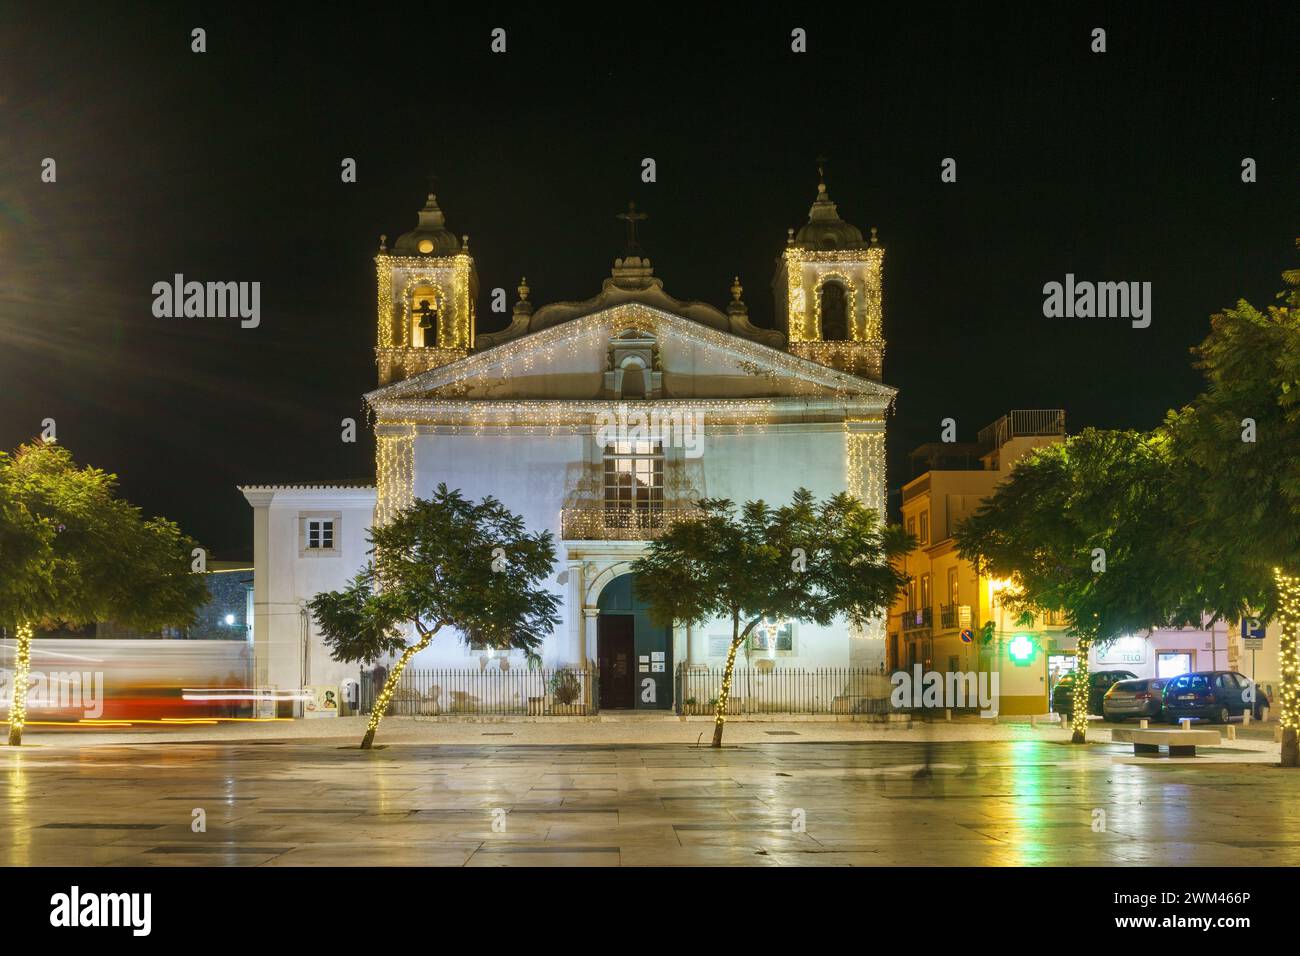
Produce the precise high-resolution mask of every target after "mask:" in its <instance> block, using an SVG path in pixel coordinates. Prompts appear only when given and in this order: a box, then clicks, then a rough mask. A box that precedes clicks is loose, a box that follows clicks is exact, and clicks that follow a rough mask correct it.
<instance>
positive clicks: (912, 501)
mask: <svg viewBox="0 0 1300 956" xmlns="http://www.w3.org/2000/svg"><path fill="white" fill-rule="evenodd" d="M1064 438H1065V413H1064V412H1063V411H1061V410H1060V409H1045V410H1016V411H1012V412H1010V413H1009V414H1008V415H1006V416H1004V417H1003V418H1001V419H999V420H998V421H996V422H994V423H993V424H992V425H989V426H988V427H987V428H985V429H983V430H981V432H980V434H979V441H978V442H976V443H973V444H970V443H966V444H962V443H957V442H940V443H935V444H933V445H926V446H922V447H921V448H919V449H917V450H916V451H915V452H913V455H912V461H913V466H914V467H913V471H914V472H917V471H919V472H920V473H919V474H916V477H914V478H912V479H911V480H910V481H908V482H907V483H906V484H905V485H903V489H902V498H903V500H902V522H903V526H904V527H905V528H906V529H907V530H908V531H909V532H910V533H911V534H912V535H914V536H915V538H916V539H917V545H916V547H915V549H913V550H912V551H911V552H910V553H908V554H907V556H906V557H905V558H904V559H903V561H902V569H903V571H905V572H906V573H907V575H908V577H909V582H908V587H907V590H906V591H905V592H904V594H903V595H902V596H900V597H899V599H898V600H897V601H896V602H895V604H894V606H893V608H892V609H891V611H890V615H889V626H888V639H887V640H888V648H887V649H888V654H889V661H890V665H891V667H892V668H894V669H905V670H908V671H911V670H912V669H913V668H914V667H916V666H917V665H920V667H921V669H922V671H924V672H928V671H938V672H961V673H971V672H981V671H983V672H987V673H997V674H998V682H999V698H1000V701H999V705H998V710H999V712H1000V713H1003V714H1044V713H1047V712H1048V710H1049V698H1050V694H1051V686H1052V683H1053V678H1054V669H1053V667H1052V658H1053V657H1054V656H1058V655H1055V654H1054V652H1056V651H1058V650H1059V649H1060V648H1061V647H1062V646H1063V644H1064V643H1065V642H1064V640H1063V638H1064V636H1065V628H1064V626H1063V622H1062V620H1061V619H1060V618H1059V617H1057V616H1054V615H1051V614H1046V613H1044V614H1038V615H1035V616H1034V620H1033V621H1032V623H1031V622H1029V621H1027V620H1023V619H1021V618H1020V617H1019V616H1018V615H1015V614H1013V613H1012V612H1010V611H1006V610H1005V609H1004V608H1003V607H1002V602H1001V599H1000V594H999V592H1000V591H1001V589H1002V588H1003V587H1004V586H1005V582H1001V581H997V580H994V579H990V578H989V577H987V576H985V575H981V574H980V573H979V571H978V570H977V569H976V567H975V564H974V563H973V562H971V561H968V560H966V559H964V558H962V557H961V555H959V554H958V552H957V546H956V542H955V541H954V540H953V534H954V532H955V531H956V529H957V526H958V525H959V524H960V523H961V522H962V521H964V520H965V519H966V518H967V517H969V516H970V515H971V514H972V513H974V512H975V510H976V509H977V508H979V506H980V505H981V504H982V503H983V501H984V500H985V499H986V498H988V497H989V496H990V495H992V493H993V491H994V489H995V488H996V486H997V484H998V482H1000V481H1002V480H1003V479H1004V478H1005V477H1006V476H1007V474H1008V472H1009V471H1010V470H1011V468H1013V467H1014V465H1015V462H1016V460H1017V459H1019V458H1020V457H1022V456H1023V455H1025V454H1027V453H1028V452H1030V451H1032V450H1033V449H1035V448H1039V447H1042V446H1044V445H1049V444H1056V443H1059V442H1061V441H1064ZM990 625H991V626H990Z"/></svg>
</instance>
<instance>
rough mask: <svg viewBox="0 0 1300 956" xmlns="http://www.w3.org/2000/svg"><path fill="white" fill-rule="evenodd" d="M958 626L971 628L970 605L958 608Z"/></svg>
mask: <svg viewBox="0 0 1300 956" xmlns="http://www.w3.org/2000/svg"><path fill="white" fill-rule="evenodd" d="M957 624H958V625H959V626H960V627H970V625H971V615H970V605H969V604H962V605H960V606H959V607H958V608H957Z"/></svg>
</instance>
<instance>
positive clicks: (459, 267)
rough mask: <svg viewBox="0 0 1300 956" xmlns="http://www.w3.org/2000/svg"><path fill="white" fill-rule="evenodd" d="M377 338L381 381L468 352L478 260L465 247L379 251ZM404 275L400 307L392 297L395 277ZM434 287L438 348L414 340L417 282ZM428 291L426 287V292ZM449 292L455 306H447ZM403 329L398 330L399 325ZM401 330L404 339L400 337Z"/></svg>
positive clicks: (442, 363) (377, 259) (444, 363)
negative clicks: (439, 252)
mask: <svg viewBox="0 0 1300 956" xmlns="http://www.w3.org/2000/svg"><path fill="white" fill-rule="evenodd" d="M375 273H376V279H377V281H376V285H377V288H378V298H377V301H376V309H377V313H378V335H377V337H376V341H377V342H378V343H379V344H378V347H377V348H376V350H375V359H376V362H377V363H378V365H379V381H380V384H384V383H386V382H389V381H392V380H393V379H394V378H397V377H398V376H408V377H409V376H410V375H418V374H420V373H421V372H424V371H427V370H428V369H430V368H435V367H437V366H439V365H446V364H450V363H451V362H454V361H457V360H458V359H462V358H464V357H465V356H466V355H468V354H469V353H470V351H471V350H472V349H473V348H474V321H475V314H474V311H475V310H474V295H473V293H474V292H475V291H476V285H477V283H476V279H475V276H474V260H473V259H472V258H471V257H470V255H469V253H467V252H460V253H457V254H456V255H454V256H440V257H430V256H389V255H384V254H382V253H381V254H380V255H378V256H375ZM399 276H400V278H401V279H402V280H403V282H404V284H403V286H402V291H401V307H400V309H397V308H395V307H394V303H393V287H394V280H395V279H397V278H399ZM422 284H423V285H424V286H426V287H428V288H429V289H431V290H432V297H433V298H434V299H435V300H436V306H437V309H438V329H437V347H436V348H414V347H413V346H412V344H411V328H412V306H413V303H414V300H415V299H416V297H417V295H419V294H420V293H419V291H418V287H419V286H421V285H422ZM448 288H450V290H451V291H450V293H448V291H447V290H448ZM424 294H428V293H424ZM448 298H450V300H451V303H452V307H451V308H450V309H447V308H445V307H444V306H445V304H446V302H447V300H448ZM398 329H400V333H398V332H397V330H398ZM397 334H400V340H399V339H398V338H397Z"/></svg>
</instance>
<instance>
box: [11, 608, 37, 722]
mask: <svg viewBox="0 0 1300 956" xmlns="http://www.w3.org/2000/svg"><path fill="white" fill-rule="evenodd" d="M14 631H15V636H16V638H17V642H16V643H17V647H16V648H15V653H14V678H13V679H14V699H13V702H12V703H11V704H10V705H9V745H10V746H17V745H18V744H20V743H22V738H23V726H24V725H25V724H26V723H27V685H28V684H29V683H30V679H29V675H30V672H31V664H32V634H33V628H32V626H31V624H28V623H26V622H21V623H19V624H18V626H17V627H16V628H15V629H14Z"/></svg>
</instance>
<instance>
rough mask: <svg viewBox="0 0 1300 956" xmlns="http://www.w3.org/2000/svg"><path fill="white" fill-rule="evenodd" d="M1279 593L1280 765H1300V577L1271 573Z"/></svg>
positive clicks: (1276, 572) (1280, 571)
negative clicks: (1299, 645) (1298, 641)
mask: <svg viewBox="0 0 1300 956" xmlns="http://www.w3.org/2000/svg"><path fill="white" fill-rule="evenodd" d="M1273 574H1274V577H1275V579H1276V581H1277V590H1278V615H1277V623H1278V631H1279V635H1278V637H1279V639H1278V645H1277V653H1278V671H1279V677H1280V678H1281V679H1280V681H1279V689H1278V697H1279V704H1280V712H1279V714H1278V720H1279V721H1280V722H1281V724H1282V766H1284V767H1295V766H1300V739H1298V738H1300V698H1298V696H1297V688H1298V687H1300V647H1298V646H1297V637H1300V577H1296V576H1294V575H1289V574H1285V573H1283V571H1282V570H1281V569H1280V568H1275V569H1274V571H1273Z"/></svg>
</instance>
